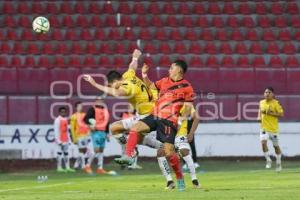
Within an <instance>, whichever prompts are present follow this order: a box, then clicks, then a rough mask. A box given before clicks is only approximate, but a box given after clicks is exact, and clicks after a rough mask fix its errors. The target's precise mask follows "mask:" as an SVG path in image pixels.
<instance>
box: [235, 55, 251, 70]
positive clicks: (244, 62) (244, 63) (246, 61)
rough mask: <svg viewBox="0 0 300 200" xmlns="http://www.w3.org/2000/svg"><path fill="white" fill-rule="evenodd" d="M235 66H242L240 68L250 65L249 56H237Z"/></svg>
mask: <svg viewBox="0 0 300 200" xmlns="http://www.w3.org/2000/svg"><path fill="white" fill-rule="evenodd" d="M237 67H242V68H247V67H251V64H250V60H249V58H248V57H247V56H240V57H238V60H237Z"/></svg>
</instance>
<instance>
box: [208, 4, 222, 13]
mask: <svg viewBox="0 0 300 200" xmlns="http://www.w3.org/2000/svg"><path fill="white" fill-rule="evenodd" d="M208 13H209V14H214V15H216V14H221V8H220V7H219V4H218V3H215V2H209V4H208Z"/></svg>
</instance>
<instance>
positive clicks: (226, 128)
mask: <svg viewBox="0 0 300 200" xmlns="http://www.w3.org/2000/svg"><path fill="white" fill-rule="evenodd" d="M299 130H300V123H295V122H284V123H280V132H281V135H280V145H281V147H282V151H283V155H285V156H289V157H293V156H297V155H300V148H299V141H300V133H299ZM270 147H271V144H270ZM196 148H197V156H198V157H215V156H218V157H222V156H224V157H227V156H262V152H261V147H260V141H259V124H258V123H202V124H200V125H199V127H198V129H197V131H196ZM270 149H271V152H273V149H272V148H270ZM7 150H12V151H16V150H17V151H20V152H21V154H22V155H21V158H22V159H49V158H54V157H55V156H56V145H55V143H54V132H53V127H52V125H0V151H7ZM139 150H140V155H141V156H144V157H153V156H155V150H153V149H150V148H148V147H144V146H140V147H139ZM77 153H78V150H77V148H76V146H75V145H73V144H72V145H71V148H70V154H71V156H72V157H75V156H77ZM104 153H105V156H114V155H119V154H120V153H121V148H120V145H119V144H118V143H117V142H116V140H115V139H114V138H111V140H110V141H109V142H108V143H107V146H106V149H105V152H104Z"/></svg>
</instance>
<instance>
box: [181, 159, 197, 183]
mask: <svg viewBox="0 0 300 200" xmlns="http://www.w3.org/2000/svg"><path fill="white" fill-rule="evenodd" d="M182 158H183V160H184V161H185V163H186V165H187V166H188V168H189V170H190V174H191V178H192V180H195V179H197V176H196V169H195V165H194V161H193V158H192V156H191V154H189V155H187V156H185V157H182Z"/></svg>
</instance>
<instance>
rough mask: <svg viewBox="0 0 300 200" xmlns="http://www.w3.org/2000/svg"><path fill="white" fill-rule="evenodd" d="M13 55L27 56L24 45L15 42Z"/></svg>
mask: <svg viewBox="0 0 300 200" xmlns="http://www.w3.org/2000/svg"><path fill="white" fill-rule="evenodd" d="M12 53H13V54H25V53H26V52H25V47H24V45H23V44H22V43H19V42H15V43H14V45H13V48H12Z"/></svg>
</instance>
